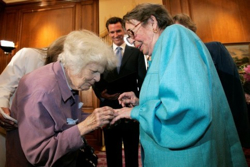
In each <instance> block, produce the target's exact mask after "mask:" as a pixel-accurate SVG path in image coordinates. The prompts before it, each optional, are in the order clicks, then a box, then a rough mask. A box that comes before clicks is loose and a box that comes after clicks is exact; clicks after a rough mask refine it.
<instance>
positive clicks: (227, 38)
mask: <svg viewBox="0 0 250 167" xmlns="http://www.w3.org/2000/svg"><path fill="white" fill-rule="evenodd" d="M162 2H163V4H164V5H165V6H166V8H167V9H168V10H169V11H170V13H171V14H172V15H175V14H177V13H186V14H188V15H189V16H190V17H191V18H192V19H193V21H194V22H195V23H196V25H197V35H198V36H199V37H200V38H201V39H202V40H203V41H204V42H209V41H220V42H222V43H241V42H250V35H249V34H250V22H249V20H250V12H249V9H250V2H249V0H238V1H235V0H217V1H215V0H202V1H200V0H163V1H162Z"/></svg>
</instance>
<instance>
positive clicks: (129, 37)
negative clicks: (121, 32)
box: [126, 22, 142, 44]
mask: <svg viewBox="0 0 250 167" xmlns="http://www.w3.org/2000/svg"><path fill="white" fill-rule="evenodd" d="M141 23H142V22H139V23H138V24H136V25H135V27H134V28H133V29H132V30H131V29H128V30H127V34H128V37H127V38H126V40H127V41H128V42H129V43H130V44H133V41H131V39H134V38H135V33H134V31H133V30H134V29H135V28H136V27H138V26H139V25H140V24H141ZM138 30H139V28H138V29H137V31H138Z"/></svg>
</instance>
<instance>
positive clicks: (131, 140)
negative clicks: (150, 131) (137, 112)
mask: <svg viewBox="0 0 250 167" xmlns="http://www.w3.org/2000/svg"><path fill="white" fill-rule="evenodd" d="M123 25H124V24H123V20H122V19H121V18H118V17H112V18H110V19H108V20H107V22H106V28H107V30H108V32H109V36H110V38H111V39H112V42H113V44H112V48H113V50H114V53H117V52H121V56H122V58H121V61H120V64H119V62H118V65H117V68H116V69H114V70H112V71H107V72H105V73H104V74H103V75H102V77H101V80H100V82H98V83H96V84H95V85H94V87H93V89H94V91H95V93H96V95H97V97H98V98H99V99H100V106H110V107H112V108H115V109H117V108H121V107H122V106H121V105H119V103H118V100H117V99H118V97H119V95H120V94H121V93H123V92H127V91H133V92H134V93H135V94H136V95H137V96H139V91H140V88H141V85H142V82H143V79H144V77H145V75H146V66H145V61H144V60H145V59H144V55H143V53H142V52H140V51H139V50H138V49H137V48H134V47H130V46H128V45H126V44H125V42H124V34H125V30H124V27H123ZM118 47H120V48H121V50H120V51H118V50H117V48H118ZM118 59H119V58H118ZM103 131H104V140H105V146H106V155H107V164H108V167H122V143H123V145H124V153H125V164H126V167H138V146H139V123H138V122H136V121H134V120H128V119H122V120H121V121H119V122H118V123H116V124H115V125H112V126H108V127H105V128H103Z"/></svg>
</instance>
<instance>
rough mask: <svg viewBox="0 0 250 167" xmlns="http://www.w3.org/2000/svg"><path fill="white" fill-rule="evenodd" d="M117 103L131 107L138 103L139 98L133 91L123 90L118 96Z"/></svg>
mask: <svg viewBox="0 0 250 167" xmlns="http://www.w3.org/2000/svg"><path fill="white" fill-rule="evenodd" d="M118 101H119V104H121V105H122V107H133V106H137V105H138V104H139V99H138V98H137V97H136V95H135V93H134V92H124V93H122V94H121V95H120V96H119V98H118Z"/></svg>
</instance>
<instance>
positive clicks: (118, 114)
mask: <svg viewBox="0 0 250 167" xmlns="http://www.w3.org/2000/svg"><path fill="white" fill-rule="evenodd" d="M131 110H132V108H128V107H124V108H120V109H115V117H114V119H113V120H112V121H111V123H110V124H111V125H112V124H114V123H115V122H116V121H118V120H119V119H121V118H128V119H131V117H130V113H131Z"/></svg>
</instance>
